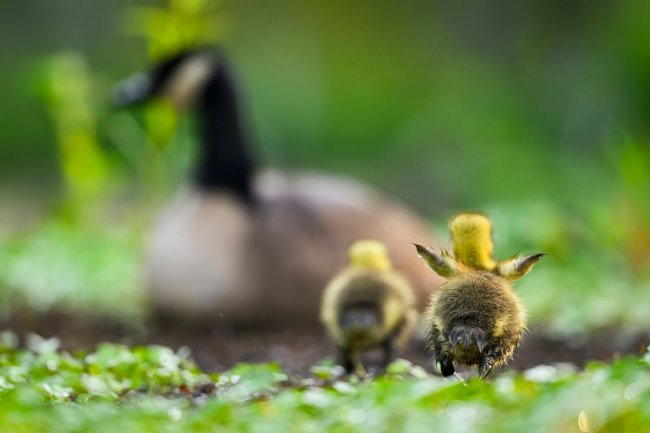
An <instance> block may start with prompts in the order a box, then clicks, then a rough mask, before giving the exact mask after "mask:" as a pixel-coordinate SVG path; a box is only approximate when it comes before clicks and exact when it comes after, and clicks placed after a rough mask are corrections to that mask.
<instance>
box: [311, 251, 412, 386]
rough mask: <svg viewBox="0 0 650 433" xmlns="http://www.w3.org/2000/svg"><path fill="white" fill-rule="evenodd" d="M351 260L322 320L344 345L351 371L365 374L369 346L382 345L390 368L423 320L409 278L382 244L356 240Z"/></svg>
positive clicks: (326, 300)
mask: <svg viewBox="0 0 650 433" xmlns="http://www.w3.org/2000/svg"><path fill="white" fill-rule="evenodd" d="M349 262H350V263H349V265H348V266H347V267H346V268H345V269H344V270H342V271H341V272H340V273H339V274H338V275H336V276H335V277H334V278H333V279H332V280H331V281H330V282H329V284H328V285H327V287H326V289H325V292H324V294H323V299H322V303H321V321H322V322H323V324H324V325H325V328H326V329H327V331H328V334H329V336H330V338H331V339H332V341H333V342H334V343H335V344H336V345H337V346H338V347H339V350H340V356H341V361H342V364H343V367H344V368H345V370H346V372H348V373H352V372H355V373H356V374H358V375H360V376H363V375H365V369H364V367H363V365H362V363H361V359H360V355H361V353H362V352H363V351H364V350H367V349H370V348H373V347H380V348H381V349H382V350H383V359H382V367H386V366H387V365H388V364H389V363H390V362H391V360H392V358H393V352H394V348H395V347H397V348H400V347H402V346H403V345H404V344H405V343H406V342H407V341H408V339H409V336H410V335H411V333H412V331H413V328H414V325H415V322H416V320H417V311H416V307H415V304H416V302H415V301H416V298H415V294H414V292H413V289H412V288H411V285H410V284H409V283H408V281H407V280H406V279H405V278H404V277H403V276H402V275H401V274H400V273H398V272H397V271H395V270H394V269H393V266H392V264H391V261H390V259H389V257H388V253H387V251H386V247H385V246H384V244H382V243H381V242H379V241H375V240H361V241H357V242H355V243H354V244H353V245H352V246H351V247H350V249H349Z"/></svg>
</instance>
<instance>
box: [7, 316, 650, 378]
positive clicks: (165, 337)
mask: <svg viewBox="0 0 650 433" xmlns="http://www.w3.org/2000/svg"><path fill="white" fill-rule="evenodd" d="M0 329H3V330H13V331H15V332H16V333H17V334H18V335H19V336H23V335H25V334H26V333H28V332H34V333H37V334H39V335H42V336H44V337H57V338H59V339H60V341H61V345H62V347H63V349H66V350H74V349H85V350H92V349H93V348H94V347H95V346H96V345H97V344H98V343H100V342H116V343H123V344H129V345H137V344H162V345H166V346H170V347H172V348H175V349H177V348H180V347H182V346H187V347H189V348H190V349H191V351H192V356H193V357H194V359H195V360H196V361H197V362H198V364H199V365H200V366H201V367H202V368H203V369H204V370H206V371H215V372H216V371H223V370H225V369H228V368H229V367H231V366H233V365H234V364H236V363H238V362H269V361H277V362H279V363H280V364H281V365H282V366H283V367H284V368H285V369H286V370H287V371H289V372H292V373H297V374H308V373H309V367H310V366H312V365H314V364H315V363H317V362H318V361H319V360H322V359H323V358H325V357H328V356H330V357H334V356H336V348H335V347H334V346H333V345H332V344H331V343H330V342H329V341H328V339H327V338H326V335H325V333H324V331H323V330H322V329H318V328H317V329H295V328H294V329H288V330H274V331H265V332H259V331H257V332H253V331H235V330H213V329H209V327H203V328H200V329H197V328H194V329H179V328H178V327H174V326H169V325H168V326H165V327H160V326H155V327H152V329H153V330H152V329H149V330H147V329H145V328H144V327H133V326H125V325H124V324H120V323H117V322H115V321H112V320H109V319H106V318H101V317H97V316H93V315H88V314H80V313H74V314H71V313H66V312H61V311H50V312H48V313H45V314H43V313H41V314H35V313H33V312H29V311H15V312H14V313H12V314H11V315H10V316H9V317H8V318H6V319H5V320H3V321H2V322H0ZM648 344H650V336H648V335H636V336H627V337H624V336H622V335H618V334H617V333H616V332H615V331H613V330H603V331H601V332H598V333H597V334H594V335H593V336H592V337H590V338H585V339H573V340H572V341H566V340H561V339H554V338H552V337H550V336H548V335H544V333H543V331H542V330H539V329H533V330H531V331H530V332H529V333H528V335H527V336H526V337H525V339H524V342H523V344H522V346H521V348H520V349H519V351H518V353H517V354H516V356H515V358H514V360H513V361H512V362H511V363H510V365H509V366H508V367H507V368H515V369H526V368H529V367H532V366H534V365H538V364H550V363H558V362H569V363H573V364H576V365H578V366H582V365H584V364H585V363H586V362H587V361H589V360H601V361H609V360H611V359H613V358H615V357H617V356H622V355H626V354H632V353H643V352H644V351H645V348H646V347H647V345H648ZM372 356H373V354H372V353H371V354H370V355H369V358H372ZM398 356H399V357H401V358H405V359H408V360H410V361H411V362H413V363H415V364H418V365H420V366H422V367H424V368H425V369H427V370H428V371H432V362H431V356H430V355H429V353H427V351H426V350H425V349H424V348H423V346H422V344H421V343H420V342H418V341H416V340H413V341H412V342H411V344H410V345H409V346H408V347H407V348H405V349H404V350H403V351H401V352H399V353H398ZM370 361H372V359H370Z"/></svg>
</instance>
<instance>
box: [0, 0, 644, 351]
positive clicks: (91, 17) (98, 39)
mask: <svg viewBox="0 0 650 433" xmlns="http://www.w3.org/2000/svg"><path fill="white" fill-rule="evenodd" d="M648 22H650V3H648V2H646V1H643V0H617V1H613V0H607V1H601V2H591V1H571V2H564V1H557V0H554V1H546V2H537V1H532V0H519V1H506V0H499V1H491V2H485V1H483V2H471V3H465V2H462V3H459V2H453V1H430V0H428V1H424V0H408V1H400V2H388V1H386V2H384V1H381V2H378V1H370V0H360V1H355V2H349V1H341V0H330V1H327V2H325V1H323V2H304V1H299V0H284V1H277V0H247V1H245V2H242V1H234V0H170V1H162V0H161V1H125V0H113V1H110V2H107V1H99V0H58V1H56V2H34V1H21V0H4V1H1V2H0V65H1V66H0V82H1V83H2V85H3V91H2V96H1V97H0V119H1V121H0V314H1V315H2V317H3V318H4V319H3V320H14V319H15V318H16V317H19V318H20V320H23V321H25V320H26V321H27V322H29V321H31V320H38V319H37V318H38V316H39V315H40V314H42V313H46V312H51V311H55V310H64V311H68V312H70V311H71V312H84V314H86V313H87V312H91V313H92V312H96V313H98V314H102V315H107V316H108V317H111V318H113V319H115V320H118V321H123V322H125V323H131V324H133V323H135V324H137V323H139V322H141V321H142V317H143V312H144V306H143V305H144V303H143V297H142V288H141V283H140V275H139V269H140V268H139V266H140V263H141V257H142V250H143V244H144V240H145V238H146V233H147V229H148V227H149V226H150V224H151V221H152V220H153V218H155V215H156V213H157V211H158V210H159V209H160V208H161V206H162V205H163V204H164V203H165V201H166V200H167V199H168V198H169V197H170V194H171V193H172V192H173V191H174V190H176V189H178V188H179V187H180V185H182V183H183V180H184V179H185V174H186V171H187V169H188V167H189V165H190V163H191V161H192V155H193V151H194V141H193V136H192V134H191V129H192V118H191V116H189V115H188V116H177V115H176V114H175V113H174V112H172V111H170V110H169V108H168V107H165V106H153V107H150V108H148V109H146V110H141V111H135V112H124V111H122V112H119V111H115V110H113V109H111V107H110V104H109V96H110V88H111V85H112V83H114V82H115V81H117V80H118V79H120V78H123V77H124V76H126V75H127V74H129V73H130V72H132V71H134V70H137V69H140V68H142V67H144V66H145V65H147V64H149V63H150V62H151V61H152V60H155V59H156V58H159V57H160V56H162V55H164V54H165V53H168V52H171V51H174V50H175V49H177V48H179V47H182V46H187V45H191V44H196V43H204V42H215V41H216V42H219V43H221V44H223V46H225V48H226V50H227V51H228V52H229V54H230V57H232V61H233V63H234V64H235V65H236V69H237V71H238V73H239V74H240V76H241V81H242V83H243V84H244V86H243V87H244V88H245V93H246V96H247V104H246V105H247V111H248V114H249V115H250V125H251V130H252V131H253V136H254V137H255V139H256V150H257V153H258V154H259V158H260V159H261V160H263V161H264V163H265V164H267V165H272V166H276V167H282V168H287V169H289V168H308V169H316V170H322V171H327V172H333V173H341V174H346V175H350V176H353V177H355V178H358V179H362V180H364V181H367V182H369V183H371V184H374V185H377V186H378V187H380V188H381V189H383V190H385V191H387V192H389V193H391V194H393V195H395V196H397V197H399V198H401V199H402V200H403V201H404V202H406V203H408V204H409V205H411V206H412V207H414V208H415V209H417V210H418V211H419V212H420V213H421V214H422V215H424V216H425V217H426V218H427V219H428V220H429V221H430V222H431V227H432V230H435V231H436V232H437V233H438V234H439V236H440V238H441V239H446V236H447V235H446V234H445V232H446V221H447V218H448V217H449V216H450V215H452V214H453V213H456V212H458V211H460V210H464V209H475V210H482V211H485V212H487V213H488V214H489V215H491V216H492V217H493V219H494V222H495V226H496V232H495V241H496V254H497V256H499V257H506V256H509V255H511V254H513V253H514V252H516V251H518V250H522V251H524V252H537V251H544V252H546V253H548V254H549V257H548V258H546V259H545V260H544V261H543V262H542V263H540V264H539V265H538V266H537V267H536V268H535V272H534V275H533V274H531V276H530V277H529V278H526V279H524V280H523V281H522V282H521V283H520V285H519V287H520V291H521V293H522V295H523V296H524V298H525V302H526V304H527V305H528V306H529V310H530V316H531V322H532V324H533V326H534V327H535V328H536V329H538V330H540V331H539V332H545V333H548V334H549V335H553V336H557V337H563V338H568V339H570V340H573V341H575V339H576V338H580V337H584V336H590V335H591V336H593V335H596V336H598V335H611V332H612V330H615V332H616V333H617V334H621V335H639V334H641V333H643V332H644V330H647V329H648V326H649V325H650V315H649V314H648V311H650V27H648V25H647V23H648ZM405 241H410V240H405ZM17 312H18V313H17ZM11 318H13V319H11Z"/></svg>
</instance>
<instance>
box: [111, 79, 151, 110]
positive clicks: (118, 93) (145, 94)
mask: <svg viewBox="0 0 650 433" xmlns="http://www.w3.org/2000/svg"><path fill="white" fill-rule="evenodd" d="M153 93H154V85H153V80H152V78H151V75H150V74H147V73H144V72H139V73H137V74H134V75H131V76H130V77H128V78H126V79H124V80H122V81H120V82H119V83H117V84H116V85H115V87H113V94H112V102H113V106H114V107H116V108H124V107H130V106H133V105H136V104H140V103H142V102H144V101H146V100H147V99H149V98H150V97H151V96H152V95H153Z"/></svg>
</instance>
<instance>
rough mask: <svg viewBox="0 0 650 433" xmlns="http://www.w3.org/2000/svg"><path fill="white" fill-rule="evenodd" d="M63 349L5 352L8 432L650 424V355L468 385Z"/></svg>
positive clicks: (0, 365)
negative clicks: (203, 365)
mask: <svg viewBox="0 0 650 433" xmlns="http://www.w3.org/2000/svg"><path fill="white" fill-rule="evenodd" d="M4 340H5V341H7V340H9V342H11V341H10V340H11V336H10V335H9V336H7V335H5V336H4ZM55 343H56V342H52V341H49V340H42V339H39V338H38V337H35V336H32V337H31V339H30V348H29V349H27V350H24V349H23V350H17V349H13V348H10V347H5V348H3V349H2V350H1V351H0V400H1V401H2V404H1V405H0V429H2V430H3V431H16V432H37V431H44V430H47V431H50V432H54V433H56V432H71V431H84V432H103V431H109V430H110V431H114V430H116V429H117V430H120V429H123V430H125V431H129V432H134V433H138V432H172V431H173V432H185V431H187V432H194V433H201V432H208V431H215V430H219V431H242V432H243V431H259V432H267V431H268V432H271V431H309V432H350V433H353V432H366V431H376V432H393V431H409V432H429V431H432V429H434V430H435V431H443V432H468V433H469V432H495V433H496V432H521V431H530V432H548V431H567V432H605V431H644V429H645V428H647V426H648V423H650V411H648V407H650V375H649V374H648V373H650V353H649V354H646V355H645V356H644V357H642V358H627V359H621V360H617V361H614V362H613V363H612V364H611V365H607V364H591V365H589V366H588V367H587V368H586V369H585V370H584V371H576V370H575V369H573V368H571V367H570V366H566V365H557V366H548V365H542V366H538V367H535V368H533V369H530V370H528V371H526V372H523V373H513V372H506V373H503V374H500V375H498V376H496V377H495V378H494V379H493V380H492V381H491V382H489V383H482V382H480V381H479V380H477V379H472V380H470V381H469V382H467V383H461V382H459V381H458V380H457V379H442V378H440V377H436V376H431V375H428V374H426V373H424V372H423V371H421V370H419V369H417V368H415V369H414V368H413V367H412V366H410V364H409V363H408V362H407V361H403V360H398V361H396V363H395V364H393V365H392V366H391V367H389V371H388V373H387V374H386V375H385V376H379V377H375V378H369V379H366V380H358V379H356V378H354V377H351V378H346V377H344V376H341V375H340V372H339V371H337V369H336V368H333V367H325V366H319V367H317V371H319V375H317V376H314V377H307V378H290V377H288V376H287V375H286V374H284V373H283V372H282V371H281V369H280V368H279V367H278V366H277V365H275V364H267V365H246V364H243V365H239V366H236V367H235V368H233V369H232V370H230V371H227V372H225V373H222V374H211V375H208V374H205V373H202V372H200V371H199V370H198V369H197V368H196V367H195V366H194V365H193V364H192V363H191V361H189V359H188V357H187V353H185V352H183V351H180V352H176V353H175V352H173V351H171V350H170V349H167V348H164V347H158V346H152V347H137V348H133V349H128V348H127V347H124V346H119V345H109V344H104V345H102V346H100V347H99V348H98V350H97V351H96V352H93V353H90V354H85V353H75V354H67V353H64V352H59V351H56V344H55ZM328 368H329V373H328V374H326V373H327V372H328ZM323 376H325V377H323Z"/></svg>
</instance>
